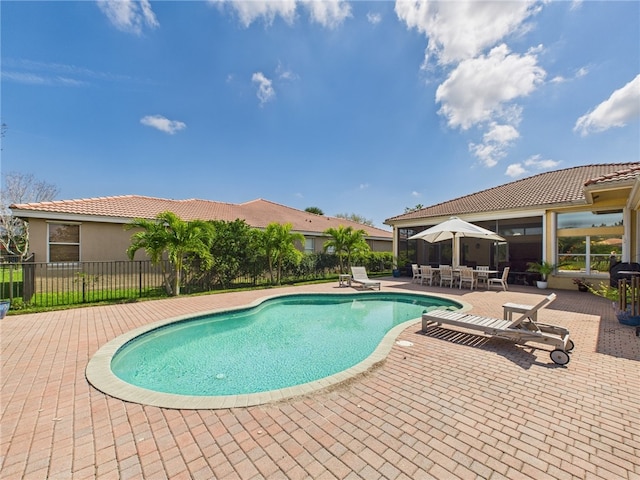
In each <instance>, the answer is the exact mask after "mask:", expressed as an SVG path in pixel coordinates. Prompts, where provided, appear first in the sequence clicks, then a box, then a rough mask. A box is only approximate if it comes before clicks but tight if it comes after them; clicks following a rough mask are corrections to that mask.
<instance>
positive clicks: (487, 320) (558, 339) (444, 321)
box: [422, 293, 574, 365]
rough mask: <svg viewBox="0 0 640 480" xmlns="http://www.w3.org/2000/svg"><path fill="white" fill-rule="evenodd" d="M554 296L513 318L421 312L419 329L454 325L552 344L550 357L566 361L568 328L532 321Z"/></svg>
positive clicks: (569, 345)
mask: <svg viewBox="0 0 640 480" xmlns="http://www.w3.org/2000/svg"><path fill="white" fill-rule="evenodd" d="M555 299H556V294H555V293H552V294H551V295H549V296H547V297H545V298H544V299H543V300H542V301H540V302H539V303H538V304H536V305H531V306H530V307H531V308H529V309H528V310H527V311H525V312H524V313H523V314H522V315H520V316H519V317H517V318H516V319H515V320H505V319H502V318H491V317H481V316H479V315H473V314H470V313H462V312H458V311H451V310H433V311H431V312H428V313H423V314H422V331H424V332H426V331H427V329H428V328H429V326H430V325H432V324H435V325H453V326H456V327H461V328H465V329H468V330H477V331H480V332H483V333H485V334H487V335H489V336H492V337H499V338H504V339H507V340H511V341H512V342H515V343H519V344H522V343H526V342H534V343H544V344H548V345H552V346H554V347H555V349H554V350H553V351H552V352H551V360H553V361H554V363H557V364H558V365H566V364H567V363H569V355H568V352H570V351H571V350H573V347H574V344H573V341H572V340H571V339H570V338H569V330H567V329H566V328H564V327H559V326H556V325H547V324H543V323H538V322H536V321H535V320H534V318H536V315H537V312H538V310H540V309H541V308H544V307H546V306H547V305H549V304H550V303H551V302H553V301H554V300H555Z"/></svg>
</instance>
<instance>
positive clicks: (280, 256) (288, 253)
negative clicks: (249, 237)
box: [262, 223, 304, 285]
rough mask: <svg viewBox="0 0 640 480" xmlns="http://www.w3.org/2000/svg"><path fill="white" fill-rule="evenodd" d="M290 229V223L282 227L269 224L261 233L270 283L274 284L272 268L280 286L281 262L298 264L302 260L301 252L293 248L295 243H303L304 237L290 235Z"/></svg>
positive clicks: (295, 234) (276, 224)
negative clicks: (289, 260)
mask: <svg viewBox="0 0 640 480" xmlns="http://www.w3.org/2000/svg"><path fill="white" fill-rule="evenodd" d="M292 228H293V226H292V225H291V224H290V223H286V224H284V225H281V224H279V223H270V224H269V225H267V228H266V229H265V230H264V232H263V233H262V235H263V237H262V238H263V246H264V249H265V254H266V256H267V261H268V262H269V275H270V276H271V283H274V268H275V269H277V276H276V280H277V284H278V285H280V281H281V275H282V263H283V261H284V260H286V259H292V260H293V261H294V262H295V263H299V262H300V259H301V258H302V252H300V251H299V250H298V249H297V248H296V247H295V242H296V241H298V242H300V243H304V235H302V234H301V233H292V232H291V229H292Z"/></svg>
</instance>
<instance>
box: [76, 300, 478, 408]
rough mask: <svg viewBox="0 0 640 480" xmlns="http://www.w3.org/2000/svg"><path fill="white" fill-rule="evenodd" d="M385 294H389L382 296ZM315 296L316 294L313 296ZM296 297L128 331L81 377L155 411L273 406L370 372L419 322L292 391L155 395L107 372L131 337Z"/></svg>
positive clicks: (105, 348)
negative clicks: (338, 369)
mask: <svg viewBox="0 0 640 480" xmlns="http://www.w3.org/2000/svg"><path fill="white" fill-rule="evenodd" d="M358 293H360V294H364V295H368V294H370V293H372V294H376V293H379V292H370V293H369V292H358ZM385 293H389V292H385ZM313 294H314V295H315V294H317V293H316V292H314V293H313ZM296 295H304V293H303V294H293V295H292V294H280V295H269V296H265V297H261V298H258V299H256V300H254V301H252V302H250V303H248V304H245V305H241V306H237V307H228V308H218V309H214V310H208V311H203V312H198V313H195V314H194V313H191V314H188V315H180V316H177V317H171V318H167V319H163V320H159V321H156V322H153V323H150V324H148V325H144V326H142V327H138V328H135V329H133V330H130V331H129V332H127V333H124V334H122V335H119V336H118V337H116V338H114V339H113V340H111V341H109V342H107V343H106V344H104V345H103V346H102V347H100V349H98V351H97V352H96V353H95V354H94V355H93V356H92V357H91V359H90V360H89V363H88V364H87V368H86V370H85V377H86V379H87V381H88V382H89V383H90V384H91V385H92V386H93V387H94V388H96V389H97V390H99V391H101V392H103V393H104V394H106V395H109V396H111V397H115V398H118V399H120V400H124V401H126V402H132V403H139V404H143V405H151V406H155V407H161V408H169V409H178V410H199V409H204V410H211V409H225V408H239V407H249V406H255V405H263V404H267V403H273V402H277V401H281V400H284V399H288V398H292V397H299V396H302V395H308V394H310V393H312V392H316V391H319V390H322V389H325V388H328V387H332V386H335V385H338V384H340V383H343V382H346V381H347V380H350V379H352V378H354V377H356V376H358V375H361V374H363V373H365V372H367V371H368V370H370V369H371V368H373V367H374V366H375V365H376V364H378V363H379V362H382V361H383V360H385V359H386V358H387V356H388V354H389V352H390V351H391V348H392V347H393V345H394V343H395V339H396V338H397V337H398V336H399V335H400V333H401V332H402V331H403V330H405V329H406V328H408V327H409V326H410V325H413V324H416V323H419V322H420V321H421V318H420V317H418V318H414V319H411V320H407V321H406V322H403V323H401V324H399V325H396V326H395V327H393V328H391V329H390V330H389V331H388V332H387V333H386V334H385V335H384V337H382V339H381V340H380V343H379V344H378V346H377V347H376V348H375V349H374V351H373V352H372V353H371V354H370V355H369V356H368V357H367V358H365V359H364V360H362V361H361V362H359V363H357V364H355V365H353V366H352V367H349V368H347V369H346V370H343V371H341V372H338V373H336V374H334V375H330V376H328V377H324V378H321V379H318V380H314V381H311V382H307V383H302V384H300V385H295V386H292V387H286V388H282V389H278V390H269V391H266V392H258V393H249V394H240V395H223V396H220V395H179V394H173V393H163V392H156V391H153V390H148V389H145V388H142V387H138V386H135V385H132V384H130V383H127V382H125V381H124V380H121V379H120V378H118V377H117V376H116V375H115V374H114V373H113V372H112V370H111V360H112V358H113V356H114V355H115V354H116V352H117V351H118V350H119V349H120V348H121V347H122V346H123V345H125V344H126V343H127V342H129V341H131V340H132V339H134V338H135V337H137V336H139V335H142V334H144V333H146V332H149V331H151V330H154V329H156V328H159V327H163V326H165V325H168V324H170V323H174V322H178V321H181V320H187V319H191V318H195V317H199V316H206V315H212V314H217V313H221V312H231V311H236V310H244V309H249V308H253V307H256V306H258V305H260V304H261V303H264V302H266V301H268V300H271V299H275V298H281V297H287V296H296ZM319 295H335V293H327V294H322V293H321V294H319ZM411 295H420V296H425V297H430V298H434V297H435V298H443V299H446V300H450V301H453V302H456V303H458V304H460V305H462V308H461V309H460V311H468V310H470V309H471V305H470V304H468V303H467V302H464V301H462V300H460V299H459V298H453V297H449V296H447V295H432V294H427V293H420V292H411ZM402 348H410V346H406V347H402Z"/></svg>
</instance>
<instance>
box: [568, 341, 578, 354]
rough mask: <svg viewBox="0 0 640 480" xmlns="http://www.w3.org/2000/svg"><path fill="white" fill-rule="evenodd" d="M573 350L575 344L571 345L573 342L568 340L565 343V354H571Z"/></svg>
mask: <svg viewBox="0 0 640 480" xmlns="http://www.w3.org/2000/svg"><path fill="white" fill-rule="evenodd" d="M574 348H576V344H575V343H573V340H569V341H568V342H567V352H571V350H573V349H574Z"/></svg>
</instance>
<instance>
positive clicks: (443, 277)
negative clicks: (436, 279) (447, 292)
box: [440, 265, 454, 287]
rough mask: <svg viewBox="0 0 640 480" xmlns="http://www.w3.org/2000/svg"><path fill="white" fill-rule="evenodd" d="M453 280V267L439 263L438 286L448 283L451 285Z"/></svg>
mask: <svg viewBox="0 0 640 480" xmlns="http://www.w3.org/2000/svg"><path fill="white" fill-rule="evenodd" d="M453 282H454V278H453V268H452V267H451V266H450V265H440V286H442V284H443V283H445V284H446V283H449V287H453Z"/></svg>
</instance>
